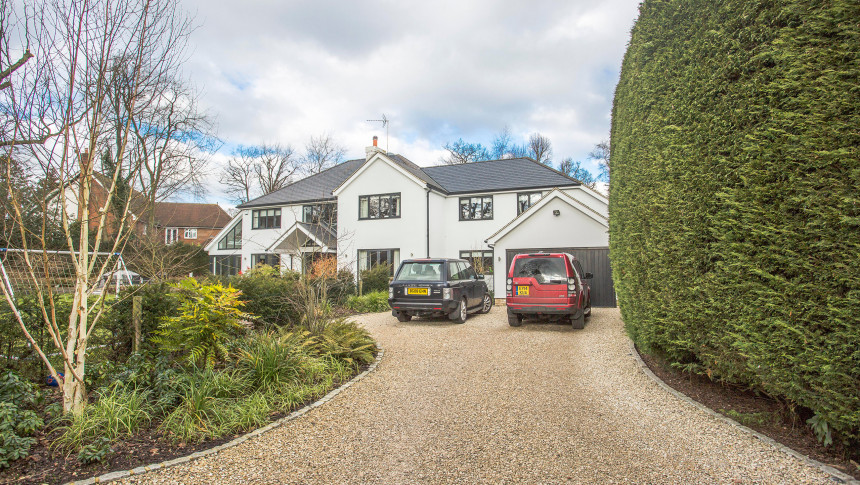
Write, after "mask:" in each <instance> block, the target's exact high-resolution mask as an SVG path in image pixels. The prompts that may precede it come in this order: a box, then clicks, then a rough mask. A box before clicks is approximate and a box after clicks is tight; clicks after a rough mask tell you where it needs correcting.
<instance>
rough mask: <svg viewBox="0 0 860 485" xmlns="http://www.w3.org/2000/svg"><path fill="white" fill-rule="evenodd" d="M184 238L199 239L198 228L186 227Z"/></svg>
mask: <svg viewBox="0 0 860 485" xmlns="http://www.w3.org/2000/svg"><path fill="white" fill-rule="evenodd" d="M182 239H197V229H196V228H194V229H186V230H185V233H184V234H183V235H182Z"/></svg>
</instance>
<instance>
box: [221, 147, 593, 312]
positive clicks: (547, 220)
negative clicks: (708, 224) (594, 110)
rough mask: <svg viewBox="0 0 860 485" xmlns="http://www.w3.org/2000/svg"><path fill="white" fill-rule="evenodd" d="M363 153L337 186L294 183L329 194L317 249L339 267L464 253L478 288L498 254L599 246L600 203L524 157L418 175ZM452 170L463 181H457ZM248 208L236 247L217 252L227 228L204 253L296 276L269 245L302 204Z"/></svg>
mask: <svg viewBox="0 0 860 485" xmlns="http://www.w3.org/2000/svg"><path fill="white" fill-rule="evenodd" d="M366 151H367V156H366V158H365V160H363V161H362V160H355V161H350V162H347V163H351V164H354V168H352V169H351V171H343V173H342V174H341V175H339V177H340V178H339V179H337V180H332V177H333V175H332V174H333V173H334V172H331V173H329V174H325V173H322V174H318V175H315V176H312V177H318V179H313V180H310V178H309V179H305V180H304V182H301V183H302V184H303V185H304V186H305V187H308V186H325V187H327V188H328V189H327V190H330V193H326V194H325V195H326V197H324V198H321V199H320V201H318V202H316V203H319V202H332V203H336V204H337V235H336V249H335V248H333V247H328V246H327V249H329V250H331V251H328V252H331V253H335V252H336V254H337V258H338V266H339V267H341V268H348V269H351V270H352V271H353V272H355V273H358V272H360V271H361V270H363V269H367V268H368V267H371V266H373V265H375V264H377V263H380V262H390V263H392V264H393V265H395V266H396V265H397V264H399V262H400V261H402V260H404V259H409V258H424V257H428V256H429V257H450V258H459V257H463V256H464V255H468V256H469V257H473V258H480V259H481V263H482V264H484V265H488V266H487V267H485V268H483V269H484V272H485V273H488V274H489V273H492V274H493V277H492V278H489V279H488V280H487V282H488V285H490V286H491V287H495V288H504V285H505V277H506V273H507V268H506V264H507V261H506V258H505V255H506V251H508V250H528V249H529V248H547V247H558V248H565V247H571V248H573V247H582V248H606V247H608V233H607V227H606V226H607V222H606V221H607V218H608V208H607V206H608V201H607V200H606V199H605V198H604V197H603V196H601V195H600V194H598V193H596V192H594V191H591V190H590V189H587V188H584V187H582V186H581V184H579V183H578V182H577V181H576V180H573V179H570V178H569V177H566V176H565V175H563V174H560V173H558V172H556V171H554V170H552V169H551V168H548V167H546V166H543V165H540V164H537V163H536V162H534V161H532V160H529V159H514V160H499V161H489V162H481V163H482V164H483V165H480V166H477V165H476V166H472V167H456V166H455V167H445V168H442V167H437V168H434V169H433V170H432V171H431V170H428V171H425V170H423V169H422V168H421V167H419V166H417V165H415V164H413V163H412V162H410V161H409V160H408V159H405V158H404V157H402V156H400V155H394V154H388V153H385V152H384V151H383V150H381V149H379V148H378V147H375V146H374V147H368V148H367V150H366ZM431 174H436V176H437V177H439V179H440V180H441V182H440V181H439V180H437V179H435V178H434V177H433V176H431ZM461 174H468V175H469V177H471V179H470V180H468V181H467V182H464V179H463V178H461V177H460V175H461ZM297 184H298V182H297ZM297 187H298V186H297ZM445 187H449V188H457V190H456V191H449V190H448V189H446V188H445ZM470 189H474V190H470ZM291 190H292V192H291ZM302 193H303V192H302V189H301V188H295V189H291V186H287V187H286V188H284V189H281V191H279V192H276V193H273V194H270V195H267V196H264V197H266V198H265V199H263V201H266V202H268V201H271V200H276V199H278V198H281V200H295V198H294V197H295V196H297V195H300V194H302ZM257 203H259V202H257ZM264 203H265V202H264ZM254 204H255V202H254V201H251V202H249V203H246V204H245V207H247V208H243V209H242V211H241V213H240V214H239V215H238V216H237V218H236V219H235V221H234V223H239V224H242V247H241V248H236V249H218V240H219V238H222V237H224V235H225V234H226V231H227V229H228V228H229V227H231V226H232V225H233V224H234V223H231V224H230V225H228V226H227V227H226V228H225V230H224V231H222V232H221V234H219V235H218V236H217V237H216V239H215V240H213V241H212V242H211V243H210V244H209V245H208V246H207V250H208V251H209V254H210V256H213V257H218V256H226V255H238V256H240V257H241V263H240V267H239V268H236V270H241V271H245V270H247V269H249V268H251V267H252V266H253V264H254V261H255V260H254V259H253V258H252V255H254V254H260V253H270V252H280V253H281V258H280V265H281V267H282V268H283V269H293V270H301V267H300V266H296V265H295V263H293V262H292V261H294V258H291V257H290V256H291V255H292V254H291V253H292V252H295V251H296V249H295V248H296V245H295V244H294V243H293V244H292V245H290V246H289V247H287V246H286V245H284V244H282V243H281V242H279V241H284V240H286V238H287V236H288V235H287V234H285V231H289V230H293V231H296V228H291V226H293V225H294V224H295V222H296V221H301V220H302V205H303V204H281V205H272V206H266V207H262V206H261V207H256V206H254ZM272 208H276V209H280V210H281V221H280V227H277V228H268V229H253V228H252V226H251V224H252V219H253V212H254V211H255V210H261V209H272ZM279 238H280V239H279ZM275 243H277V244H275ZM333 245H334V243H332V246H333ZM275 246H277V247H275ZM288 253H289V254H288ZM293 256H295V255H293ZM299 256H300V255H299ZM502 295H503V293H500V292H496V296H498V297H501V296H502Z"/></svg>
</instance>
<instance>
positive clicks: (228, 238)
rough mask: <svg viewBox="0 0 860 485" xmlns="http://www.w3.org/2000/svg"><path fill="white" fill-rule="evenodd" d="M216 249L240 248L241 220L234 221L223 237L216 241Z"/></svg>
mask: <svg viewBox="0 0 860 485" xmlns="http://www.w3.org/2000/svg"><path fill="white" fill-rule="evenodd" d="M218 249H242V221H241V220H240V221H239V222H237V223H236V225H235V226H233V227H232V228H231V229H230V230H229V231H227V234H225V235H224V237H222V238H221V240H220V241H218Z"/></svg>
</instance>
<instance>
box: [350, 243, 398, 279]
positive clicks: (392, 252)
mask: <svg viewBox="0 0 860 485" xmlns="http://www.w3.org/2000/svg"><path fill="white" fill-rule="evenodd" d="M380 264H389V265H391V275H392V276H394V269H395V268H396V267H397V265H398V264H400V250H399V249H359V250H358V272H359V274H361V272H362V271H364V270H368V269H371V268H374V267H376V266H379V265H380Z"/></svg>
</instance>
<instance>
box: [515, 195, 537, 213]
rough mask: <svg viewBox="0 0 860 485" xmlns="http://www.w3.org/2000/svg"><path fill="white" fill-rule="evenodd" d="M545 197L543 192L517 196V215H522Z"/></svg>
mask: <svg viewBox="0 0 860 485" xmlns="http://www.w3.org/2000/svg"><path fill="white" fill-rule="evenodd" d="M541 197H543V193H542V192H524V193H519V194H517V215H520V214H522V213H523V212H525V211H526V210H528V208H529V207H531V206H533V205H535V204H537V202H538V201H539V200H540V198H541Z"/></svg>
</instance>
